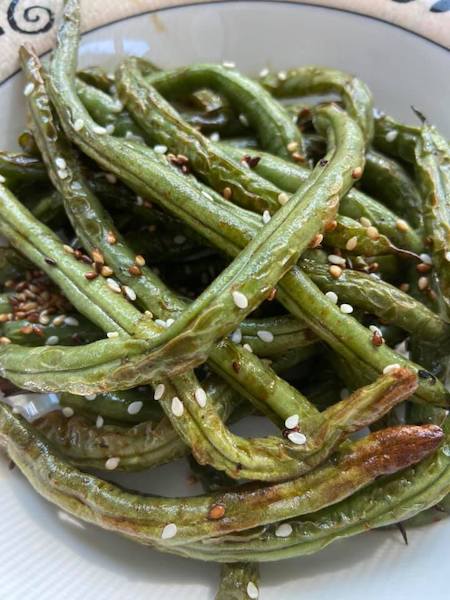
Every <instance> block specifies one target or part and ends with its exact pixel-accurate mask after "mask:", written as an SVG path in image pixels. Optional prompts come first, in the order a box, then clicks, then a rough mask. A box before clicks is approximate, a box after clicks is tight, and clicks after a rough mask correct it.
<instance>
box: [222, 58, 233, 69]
mask: <svg viewBox="0 0 450 600" xmlns="http://www.w3.org/2000/svg"><path fill="white" fill-rule="evenodd" d="M222 65H223V66H224V67H225V69H234V68H235V67H236V63H234V62H233V61H231V60H224V61H223V63H222Z"/></svg>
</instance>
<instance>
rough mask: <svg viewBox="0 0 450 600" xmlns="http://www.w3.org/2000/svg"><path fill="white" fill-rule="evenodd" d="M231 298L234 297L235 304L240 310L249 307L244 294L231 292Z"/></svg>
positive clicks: (236, 291) (235, 291)
mask: <svg viewBox="0 0 450 600" xmlns="http://www.w3.org/2000/svg"><path fill="white" fill-rule="evenodd" d="M231 296H232V297H233V302H234V303H235V305H236V306H237V307H238V308H242V309H244V308H247V307H248V298H247V296H246V295H245V294H243V293H242V292H239V291H238V290H233V291H232V292H231Z"/></svg>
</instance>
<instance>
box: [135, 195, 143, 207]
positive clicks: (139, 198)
mask: <svg viewBox="0 0 450 600" xmlns="http://www.w3.org/2000/svg"><path fill="white" fill-rule="evenodd" d="M136 204H137V205H138V206H143V205H144V198H143V197H142V196H136Z"/></svg>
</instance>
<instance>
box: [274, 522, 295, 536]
mask: <svg viewBox="0 0 450 600" xmlns="http://www.w3.org/2000/svg"><path fill="white" fill-rule="evenodd" d="M291 533H292V526H291V525H289V523H282V524H281V525H278V527H277V528H276V529H275V535H276V536H277V537H281V538H285V537H289V536H290V535H291Z"/></svg>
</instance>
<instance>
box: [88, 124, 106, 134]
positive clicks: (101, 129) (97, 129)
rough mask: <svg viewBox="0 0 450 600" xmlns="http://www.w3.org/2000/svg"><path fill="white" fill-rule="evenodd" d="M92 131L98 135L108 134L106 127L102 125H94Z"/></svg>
mask: <svg viewBox="0 0 450 600" xmlns="http://www.w3.org/2000/svg"><path fill="white" fill-rule="evenodd" d="M92 131H93V132H94V133H96V134H97V135H106V133H107V131H106V129H105V128H104V127H102V126H101V125H94V126H93V127H92Z"/></svg>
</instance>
